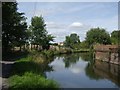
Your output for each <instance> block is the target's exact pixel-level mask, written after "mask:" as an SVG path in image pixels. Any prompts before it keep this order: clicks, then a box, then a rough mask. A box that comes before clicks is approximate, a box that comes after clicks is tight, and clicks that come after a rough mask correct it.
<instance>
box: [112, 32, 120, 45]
mask: <svg viewBox="0 0 120 90" xmlns="http://www.w3.org/2000/svg"><path fill="white" fill-rule="evenodd" d="M111 42H112V44H120V30H118V31H117V30H114V31H113V32H112V33H111Z"/></svg>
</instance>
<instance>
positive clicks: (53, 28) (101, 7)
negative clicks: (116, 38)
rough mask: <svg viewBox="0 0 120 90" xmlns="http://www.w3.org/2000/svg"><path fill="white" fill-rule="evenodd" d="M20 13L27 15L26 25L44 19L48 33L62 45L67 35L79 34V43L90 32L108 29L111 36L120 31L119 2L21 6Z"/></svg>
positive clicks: (19, 5) (28, 4) (47, 3)
mask: <svg viewBox="0 0 120 90" xmlns="http://www.w3.org/2000/svg"><path fill="white" fill-rule="evenodd" d="M18 11H20V12H24V13H25V16H26V17H27V22H28V24H30V21H31V17H33V16H40V15H42V16H43V17H44V20H45V23H46V25H47V26H46V28H47V31H48V33H50V34H53V35H54V36H56V38H55V42H62V41H64V40H65V36H66V35H70V34H71V33H77V34H78V35H79V36H80V40H81V41H83V40H84V39H85V34H86V32H87V31H88V30H90V28H93V27H101V28H105V29H106V30H107V31H108V32H109V33H111V32H112V31H113V30H117V29H118V3H117V2H18Z"/></svg>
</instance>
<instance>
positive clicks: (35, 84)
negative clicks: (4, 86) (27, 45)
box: [9, 52, 58, 90]
mask: <svg viewBox="0 0 120 90" xmlns="http://www.w3.org/2000/svg"><path fill="white" fill-rule="evenodd" d="M49 63H50V60H48V59H46V56H44V55H42V54H40V53H38V52H32V53H30V54H29V55H28V56H27V57H25V58H22V59H19V60H17V61H16V62H15V64H14V66H13V70H12V72H11V77H10V78H9V84H10V89H11V90H13V89H14V88H15V89H16V88H17V90H19V88H20V90H25V89H27V88H30V89H31V88H58V85H57V83H56V82H55V81H53V80H48V79H46V77H45V76H46V75H45V72H49V71H53V69H52V67H51V66H49V65H48V64H49Z"/></svg>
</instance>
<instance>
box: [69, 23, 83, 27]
mask: <svg viewBox="0 0 120 90" xmlns="http://www.w3.org/2000/svg"><path fill="white" fill-rule="evenodd" d="M81 26H83V24H82V23H80V22H74V23H72V24H71V25H70V27H81Z"/></svg>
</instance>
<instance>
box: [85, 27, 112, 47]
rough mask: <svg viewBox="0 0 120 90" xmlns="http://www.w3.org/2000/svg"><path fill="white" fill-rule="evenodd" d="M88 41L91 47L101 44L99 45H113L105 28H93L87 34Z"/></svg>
mask: <svg viewBox="0 0 120 90" xmlns="http://www.w3.org/2000/svg"><path fill="white" fill-rule="evenodd" d="M86 41H87V42H88V44H89V46H91V45H93V44H95V43H99V44H111V40H110V35H109V33H108V32H106V30H105V29H103V28H99V27H98V28H92V29H90V30H89V31H88V32H87V34H86Z"/></svg>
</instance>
